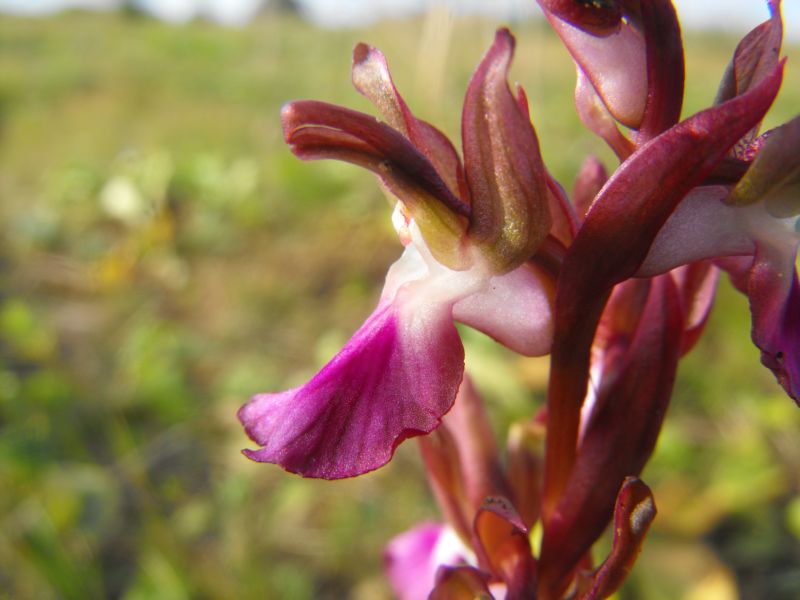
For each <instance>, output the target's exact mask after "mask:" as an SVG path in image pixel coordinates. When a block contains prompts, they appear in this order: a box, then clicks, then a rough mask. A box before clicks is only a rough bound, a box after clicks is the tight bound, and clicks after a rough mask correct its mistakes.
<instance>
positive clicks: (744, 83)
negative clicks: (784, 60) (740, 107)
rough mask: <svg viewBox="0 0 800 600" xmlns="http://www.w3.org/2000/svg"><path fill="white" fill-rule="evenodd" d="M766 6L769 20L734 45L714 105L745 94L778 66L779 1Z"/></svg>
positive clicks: (779, 48)
mask: <svg viewBox="0 0 800 600" xmlns="http://www.w3.org/2000/svg"><path fill="white" fill-rule="evenodd" d="M769 5H770V12H771V17H770V19H769V21H765V22H764V23H761V24H760V25H759V26H758V27H756V28H755V29H753V30H752V31H751V32H750V33H748V34H747V35H746V36H745V37H744V38H743V39H742V41H741V42H739V45H738V46H736V50H735V51H734V53H733V58H732V59H731V62H730V63H729V64H728V68H727V69H726V71H725V74H724V75H723V77H722V81H721V82H720V86H719V90H718V91H717V98H716V100H715V102H716V103H717V104H719V103H722V102H725V101H726V100H730V99H731V98H734V97H736V96H738V95H740V94H743V93H745V92H746V91H747V90H749V89H751V88H752V87H753V86H755V85H756V84H757V83H758V82H759V81H761V79H763V78H764V77H766V76H767V75H769V73H771V72H772V71H773V70H774V69H775V67H776V66H777V64H778V61H779V60H780V51H781V44H782V42H783V22H782V20H781V11H780V0H778V1H776V2H770V3H769Z"/></svg>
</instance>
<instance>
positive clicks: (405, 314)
mask: <svg viewBox="0 0 800 600" xmlns="http://www.w3.org/2000/svg"><path fill="white" fill-rule="evenodd" d="M407 295H408V292H406V291H404V290H400V291H399V292H398V294H397V298H396V299H395V301H394V302H393V303H386V302H384V303H381V304H380V305H379V306H378V308H377V309H376V311H375V312H374V313H373V314H372V315H371V316H370V317H369V318H368V319H367V321H366V322H365V323H364V325H363V326H362V327H361V328H360V329H359V330H358V331H357V332H356V334H355V335H354V336H353V338H352V339H351V340H350V341H349V342H348V343H347V345H345V347H344V348H343V349H342V350H341V351H340V352H339V354H337V355H336V356H335V357H334V358H333V360H332V361H331V362H330V363H328V364H327V365H326V366H325V367H324V368H323V369H322V370H321V371H320V372H319V373H318V374H317V375H315V376H314V377H313V378H312V379H311V380H310V381H309V382H308V383H306V384H305V385H303V386H301V387H299V388H295V389H292V390H288V391H285V392H279V393H274V394H259V395H257V396H255V397H253V399H252V400H251V401H250V402H249V403H248V404H246V405H244V406H243V407H242V408H241V409H240V411H239V419H240V420H241V421H242V423H243V425H244V426H245V430H246V431H247V434H248V435H249V436H250V437H251V438H252V439H253V440H254V441H255V442H256V443H258V444H259V445H260V446H261V448H260V449H258V450H245V451H244V453H245V455H246V456H247V457H248V458H251V459H252V460H255V461H258V462H272V463H277V464H279V465H281V466H282V467H283V468H285V469H286V470H288V471H291V472H293V473H299V474H301V475H303V476H306V477H321V478H324V479H340V478H343V477H353V476H356V475H360V474H362V473H366V472H368V471H372V470H374V469H377V468H378V467H381V466H383V465H384V464H386V463H387V462H388V461H389V460H390V459H391V457H392V455H393V454H394V451H395V448H396V447H397V446H398V444H400V443H401V442H402V441H403V440H404V439H406V438H408V437H412V436H415V435H420V434H424V433H428V432H430V431H432V430H433V429H434V428H436V427H437V426H438V425H439V421H440V419H441V417H442V415H444V414H445V413H446V412H447V411H448V410H449V409H450V407H451V406H452V404H453V401H454V399H455V396H456V392H457V390H458V385H459V383H460V382H461V377H462V375H463V371H464V349H463V346H462V345H461V341H460V340H459V337H458V332H457V331H456V328H455V326H454V325H453V321H452V317H451V315H450V311H449V307H448V306H447V305H438V306H437V305H431V306H428V307H426V308H424V309H423V310H412V311H408V310H403V299H404V297H406V296H407Z"/></svg>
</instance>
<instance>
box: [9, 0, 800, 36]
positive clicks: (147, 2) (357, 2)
mask: <svg viewBox="0 0 800 600" xmlns="http://www.w3.org/2000/svg"><path fill="white" fill-rule="evenodd" d="M123 3H124V0H0V11H5V12H13V13H18V14H47V13H50V12H54V11H57V10H59V9H62V8H68V7H73V8H74V7H81V8H92V9H101V10H102V9H113V8H116V7H118V6H120V5H121V4H123ZM131 3H132V4H137V5H139V6H140V7H141V8H143V9H145V10H147V11H148V12H150V13H151V14H154V15H155V16H157V17H159V18H162V19H165V20H168V21H172V22H176V23H180V22H185V21H188V20H190V19H192V18H195V17H197V16H202V17H205V18H208V19H211V20H213V21H216V22H218V23H222V24H226V25H240V24H243V23H246V22H247V21H248V20H249V19H250V18H251V17H252V16H253V15H254V14H255V13H256V12H257V11H258V9H259V8H261V6H263V5H264V4H265V3H266V2H265V0H132V2H131ZM297 4H299V5H300V6H301V7H302V9H303V10H304V12H305V14H306V16H308V17H309V18H310V19H312V20H313V21H315V22H317V23H319V24H321V25H327V26H341V25H352V24H362V23H365V22H369V21H371V20H375V19H378V18H383V17H392V16H400V15H404V14H408V13H410V12H418V11H421V10H424V9H425V8H427V7H429V6H432V5H435V4H446V5H447V6H449V7H450V8H451V9H452V10H453V11H454V12H456V13H488V14H492V15H495V16H498V17H501V18H507V19H517V18H525V17H527V16H530V15H535V14H537V11H538V8H537V7H536V4H535V2H534V1H533V0H297ZM675 4H676V5H677V7H678V13H679V14H680V16H681V22H682V24H683V26H684V27H685V28H713V29H725V30H730V31H734V32H738V33H740V34H741V33H744V32H746V31H748V30H749V29H750V28H752V27H753V25H755V24H757V23H759V22H760V21H762V20H764V19H765V18H766V16H767V9H766V2H765V1H764V0H738V1H737V2H731V0H675ZM734 5H735V7H734ZM783 14H784V19H785V22H786V35H787V38H789V39H792V40H794V41H800V0H784V1H783Z"/></svg>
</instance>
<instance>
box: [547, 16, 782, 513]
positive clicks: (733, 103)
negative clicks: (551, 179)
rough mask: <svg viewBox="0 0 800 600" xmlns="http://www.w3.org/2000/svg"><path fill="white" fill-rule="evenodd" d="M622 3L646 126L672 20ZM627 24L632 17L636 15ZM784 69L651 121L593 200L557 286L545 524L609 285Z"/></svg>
mask: <svg viewBox="0 0 800 600" xmlns="http://www.w3.org/2000/svg"><path fill="white" fill-rule="evenodd" d="M620 4H621V5H625V6H628V4H631V5H636V6H638V5H639V4H640V5H641V13H640V15H634V17H638V18H640V21H639V22H640V23H641V25H640V27H641V30H642V31H643V32H644V38H645V41H644V47H645V49H646V56H647V65H648V67H647V72H648V90H649V91H648V94H647V100H646V103H645V109H644V110H645V113H644V115H643V117H642V119H643V121H642V123H645V122H648V116H647V114H646V113H647V111H648V110H649V109H648V108H647V107H649V106H653V107H655V106H666V107H670V106H674V104H675V101H674V100H673V98H672V92H671V91H669V90H668V88H667V87H665V86H663V85H660V84H658V82H662V81H666V80H669V79H670V78H671V75H670V73H671V72H672V71H677V70H678V66H677V62H676V61H666V63H664V62H663V61H659V60H657V58H653V59H652V60H651V54H652V53H651V51H650V47H651V46H652V43H651V41H650V39H651V38H652V39H659V35H658V34H657V33H654V32H655V31H656V30H657V27H656V25H657V24H658V23H659V22H662V21H664V20H666V21H671V17H669V15H673V16H674V9H673V8H672V6H671V4H670V3H669V2H662V1H661V0H656V1H654V2H642V3H636V2H633V3H620ZM631 22H633V23H636V22H637V21H636V19H635V18H632V19H631ZM667 31H672V32H673V33H672V35H674V36H675V37H676V38H677V39H676V40H672V41H671V42H670V43H668V44H667V45H666V47H667V48H671V47H673V46H677V47H679V48H680V46H681V45H680V33H679V30H678V29H677V27H673V28H667ZM680 62H681V66H680V70H681V71H682V60H681V61H680ZM782 66H783V64H782V62H779V61H776V62H775V64H773V65H771V66H768V67H767V68H765V69H764V70H763V74H762V76H761V77H760V78H757V79H756V80H755V81H754V82H753V85H752V86H750V87H748V88H746V89H745V90H743V93H740V94H737V95H735V96H732V97H729V98H726V99H725V101H723V102H721V103H719V104H718V105H717V106H714V107H712V108H709V109H706V110H704V111H701V112H699V113H697V114H695V115H693V116H690V117H689V118H687V119H685V120H683V121H681V122H678V123H674V124H673V123H671V121H672V119H673V118H674V117H675V114H674V111H672V110H667V111H666V112H665V115H666V116H663V117H662V118H656V117H653V119H654V120H653V123H657V125H652V126H650V127H649V128H648V131H649V133H645V134H643V133H642V131H643V129H640V130H639V136H638V137H637V142H636V145H635V146H634V147H635V150H634V151H633V153H632V154H630V156H628V157H627V158H625V160H624V161H623V162H622V164H621V165H620V167H619V168H618V169H617V170H616V171H615V172H614V173H613V174H612V175H611V177H610V178H609V179H608V181H607V182H606V183H605V184H604V185H603V186H602V188H601V189H600V191H599V192H598V193H597V195H596V196H595V198H594V200H593V201H592V202H591V206H590V207H589V209H588V211H587V212H586V217H585V219H584V221H583V223H582V225H581V227H580V229H579V231H578V233H577V235H576V237H575V240H574V241H573V243H572V244H571V246H570V247H569V250H568V252H567V253H566V256H565V258H564V261H563V263H562V265H561V271H560V275H559V282H558V288H557V292H556V310H555V333H554V343H553V348H552V353H551V365H552V368H551V370H550V384H549V387H548V413H547V432H548V437H547V445H548V447H547V452H546V455H545V459H546V462H545V479H544V487H545V491H544V497H543V502H544V506H543V515H544V519H545V522H547V521H548V520H550V519H552V518H554V517H555V515H556V514H557V506H558V503H559V501H560V498H561V497H562V495H563V494H564V492H565V489H566V486H567V485H568V480H569V478H570V476H571V473H572V471H573V468H574V466H575V461H576V456H577V448H578V445H577V442H578V439H579V426H580V413H581V407H582V405H583V403H584V400H585V398H586V392H587V382H588V381H589V373H590V366H591V365H590V357H591V348H592V343H593V339H594V335H595V331H596V329H597V325H598V322H599V320H600V317H601V315H602V313H603V309H604V307H605V305H606V303H607V301H608V298H609V295H610V294H611V291H612V290H613V288H614V286H615V285H617V284H619V283H621V282H623V281H625V280H627V279H629V278H631V277H634V276H641V275H644V273H642V272H640V268H641V266H642V265H643V263H645V261H646V259H647V256H648V253H649V251H650V246H651V245H652V244H653V241H654V240H655V239H656V237H657V236H658V235H659V231H660V230H661V228H662V226H663V225H664V223H666V222H667V220H668V219H669V218H670V216H671V215H672V214H673V213H674V212H675V211H676V209H677V210H680V209H679V207H680V205H681V203H682V202H683V201H685V200H684V199H687V200H688V198H687V196H689V195H690V193H691V192H692V191H693V190H694V189H695V188H696V187H698V186H702V185H704V184H705V183H706V182H707V180H708V179H709V178H712V177H715V176H717V174H718V173H719V171H720V167H721V166H724V163H725V162H726V161H727V160H728V158H727V157H728V152H729V150H730V149H731V148H733V147H734V146H735V145H736V144H737V143H738V142H739V140H741V139H742V137H743V136H745V135H746V134H747V133H748V132H750V131H751V130H752V129H753V128H754V127H755V126H756V125H757V124H758V123H760V122H761V120H762V118H763V116H764V114H765V113H766V111H767V110H768V108H769V107H770V105H771V104H772V101H773V100H774V98H775V95H776V94H777V91H778V89H779V87H780V83H781V78H782ZM651 81H652V82H653V83H652V85H651ZM678 104H679V103H678ZM656 112H659V111H656ZM670 115H671V116H670ZM598 249H602V251H599V250H598ZM679 264H680V263H679ZM674 266H677V264H676V265H674Z"/></svg>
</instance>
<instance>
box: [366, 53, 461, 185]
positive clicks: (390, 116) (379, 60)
mask: <svg viewBox="0 0 800 600" xmlns="http://www.w3.org/2000/svg"><path fill="white" fill-rule="evenodd" d="M353 85H355V87H356V89H357V90H358V91H359V92H360V93H361V94H363V95H364V96H366V97H367V98H368V99H369V100H370V101H371V102H372V103H373V104H374V105H375V106H376V107H377V109H378V110H379V111H380V113H381V115H383V118H384V119H386V122H387V123H389V125H391V126H392V127H394V128H395V129H397V130H398V131H399V132H401V133H403V135H405V136H406V137H407V138H408V139H409V140H410V141H411V143H412V144H414V146H416V147H417V148H418V149H419V150H420V151H421V152H422V153H423V154H424V155H425V156H427V157H428V160H430V161H431V163H433V165H434V167H436V170H437V171H438V173H439V175H440V176H441V177H442V179H444V181H445V183H446V184H447V186H448V188H449V189H450V190H451V191H452V192H453V193H454V194H455V195H457V196H459V197H460V198H462V199H464V200H467V199H468V198H469V191H468V189H467V184H466V180H465V179H464V169H463V167H462V166H461V159H460V158H459V157H458V153H457V152H456V149H455V148H454V147H453V144H452V143H451V142H450V140H449V139H447V136H445V135H444V134H443V133H442V132H441V131H439V130H438V129H436V127H434V126H433V125H431V124H429V123H426V122H425V121H421V120H420V119H417V118H416V117H415V116H414V115H413V114H412V112H411V110H410V109H409V108H408V105H407V104H406V103H405V101H404V100H403V97H402V96H401V95H400V92H398V91H397V88H396V87H395V85H394V82H393V81H392V76H391V74H390V73H389V65H388V64H387V62H386V58H385V57H384V55H383V53H382V52H381V51H380V50H378V49H377V48H373V47H371V46H367V45H366V44H358V45H357V46H356V47H355V49H354V50H353Z"/></svg>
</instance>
